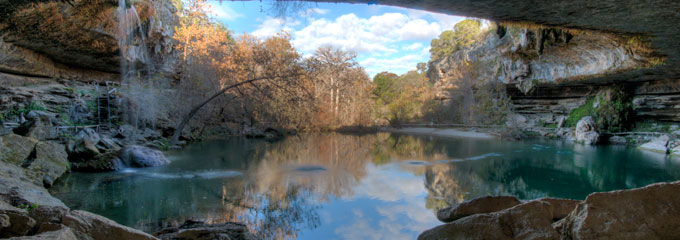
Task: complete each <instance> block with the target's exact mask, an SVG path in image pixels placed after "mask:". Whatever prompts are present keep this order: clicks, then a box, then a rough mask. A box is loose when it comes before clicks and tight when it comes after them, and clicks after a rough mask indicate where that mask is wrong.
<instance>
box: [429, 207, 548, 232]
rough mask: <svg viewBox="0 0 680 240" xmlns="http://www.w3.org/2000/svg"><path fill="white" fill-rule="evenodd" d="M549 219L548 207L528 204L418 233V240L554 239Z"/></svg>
mask: <svg viewBox="0 0 680 240" xmlns="http://www.w3.org/2000/svg"><path fill="white" fill-rule="evenodd" d="M552 217H553V214H552V206H551V205H550V203H548V202H544V201H531V202H528V203H524V204H520V205H517V206H514V207H512V208H508V209H505V210H502V211H499V212H494V213H484V214H475V215H471V216H467V217H464V218H461V219H458V220H456V221H454V222H450V223H447V224H444V225H441V226H437V227H434V228H432V229H429V230H426V231H425V232H423V233H421V234H420V236H418V239H419V240H427V239H558V237H559V235H558V233H557V231H555V229H553V227H552Z"/></svg>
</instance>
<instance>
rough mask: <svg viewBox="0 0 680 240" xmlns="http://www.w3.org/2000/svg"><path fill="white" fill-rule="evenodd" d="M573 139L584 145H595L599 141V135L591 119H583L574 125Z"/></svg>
mask: <svg viewBox="0 0 680 240" xmlns="http://www.w3.org/2000/svg"><path fill="white" fill-rule="evenodd" d="M574 138H575V140H576V141H577V142H581V143H584V144H597V143H598V142H599V141H600V134H599V133H598V132H597V128H596V127H595V121H593V117H591V116H587V117H583V118H581V120H579V121H578V123H576V130H575V131H574Z"/></svg>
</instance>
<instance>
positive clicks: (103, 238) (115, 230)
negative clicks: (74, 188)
mask: <svg viewBox="0 0 680 240" xmlns="http://www.w3.org/2000/svg"><path fill="white" fill-rule="evenodd" d="M61 224H63V225H64V226H66V227H69V228H71V229H73V230H74V232H75V234H76V236H78V238H79V239H97V240H118V239H136V240H137V239H139V240H143V239H149V240H152V239H156V238H154V237H153V236H151V235H149V234H146V233H144V232H142V231H139V230H135V229H132V228H129V227H125V226H123V225H120V224H118V223H116V222H114V221H112V220H110V219H108V218H105V217H102V216H99V215H97V214H94V213H90V212H86V211H80V210H73V211H71V212H70V213H68V214H66V215H65V216H64V217H63V218H62V221H61Z"/></svg>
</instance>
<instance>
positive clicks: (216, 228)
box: [154, 221, 257, 240]
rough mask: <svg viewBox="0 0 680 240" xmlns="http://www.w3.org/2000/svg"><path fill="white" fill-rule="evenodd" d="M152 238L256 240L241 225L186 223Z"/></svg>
mask: <svg viewBox="0 0 680 240" xmlns="http://www.w3.org/2000/svg"><path fill="white" fill-rule="evenodd" d="M154 236H156V237H158V238H160V239H163V240H175V239H191V240H214V239H218V240H219V239H225V240H226V239H230V240H231V239H239V240H248V239H257V238H256V237H255V236H253V234H252V233H250V232H249V231H248V228H247V227H246V226H245V225H243V224H241V223H231V222H229V223H222V224H205V223H203V222H196V221H186V222H184V224H182V226H179V227H175V228H166V229H163V230H161V231H159V232H157V233H154Z"/></svg>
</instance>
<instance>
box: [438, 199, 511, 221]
mask: <svg viewBox="0 0 680 240" xmlns="http://www.w3.org/2000/svg"><path fill="white" fill-rule="evenodd" d="M521 203H522V202H520V201H519V200H518V199H517V198H516V197H512V196H486V197H480V198H475V199H472V200H469V201H465V202H462V203H460V204H458V205H456V206H451V207H448V208H444V209H441V210H439V211H438V212H437V218H438V219H439V220H440V221H442V222H452V221H455V220H456V219H459V218H462V217H467V216H470V215H474V214H480V213H492V212H498V211H501V210H504V209H508V208H511V207H514V206H516V205H519V204H521Z"/></svg>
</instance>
